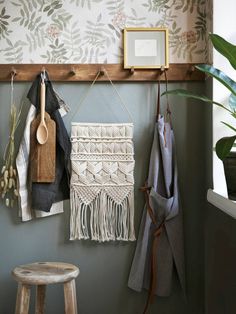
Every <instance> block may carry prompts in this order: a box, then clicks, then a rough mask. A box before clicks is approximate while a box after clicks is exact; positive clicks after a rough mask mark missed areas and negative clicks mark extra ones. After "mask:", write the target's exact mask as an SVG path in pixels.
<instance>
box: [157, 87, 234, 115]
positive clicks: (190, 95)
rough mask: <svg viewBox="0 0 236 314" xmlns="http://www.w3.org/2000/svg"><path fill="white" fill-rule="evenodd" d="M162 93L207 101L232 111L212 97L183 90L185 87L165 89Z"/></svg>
mask: <svg viewBox="0 0 236 314" xmlns="http://www.w3.org/2000/svg"><path fill="white" fill-rule="evenodd" d="M163 95H176V96H181V97H186V98H192V99H197V100H201V101H204V102H209V103H212V104H214V105H217V106H219V107H221V108H222V109H225V110H227V111H229V112H230V113H231V114H233V112H232V111H231V110H229V109H228V108H226V107H225V106H223V105H222V104H220V103H218V102H216V101H214V100H212V99H210V98H208V97H206V96H204V95H199V94H195V93H192V92H189V91H188V90H185V89H174V90H170V91H167V92H164V93H162V94H161V96H163Z"/></svg>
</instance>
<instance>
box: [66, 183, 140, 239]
mask: <svg viewBox="0 0 236 314" xmlns="http://www.w3.org/2000/svg"><path fill="white" fill-rule="evenodd" d="M90 238H91V239H92V240H94V241H99V242H105V241H112V240H121V241H134V240H135V233H134V195H133V191H131V192H130V193H129V194H128V195H127V197H126V198H125V199H124V200H123V201H122V202H121V203H120V204H118V203H116V202H115V201H114V200H113V199H112V198H111V197H110V196H109V195H107V193H106V192H105V191H104V190H102V191H101V192H100V193H99V194H98V195H97V196H96V198H95V199H94V200H93V201H92V202H91V203H90V204H84V203H83V202H82V200H81V199H80V197H79V196H78V194H77V193H76V191H75V190H74V189H71V218H70V240H76V239H78V240H81V239H90Z"/></svg>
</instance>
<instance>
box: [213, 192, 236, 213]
mask: <svg viewBox="0 0 236 314" xmlns="http://www.w3.org/2000/svg"><path fill="white" fill-rule="evenodd" d="M207 200H208V202H209V203H211V204H212V205H214V206H215V207H217V208H219V209H220V210H222V211H223V212H224V213H226V214H227V215H229V216H231V217H232V218H234V219H236V202H235V201H231V200H229V199H228V198H226V197H225V196H223V195H221V194H219V193H217V192H215V191H214V190H212V189H209V190H208V191H207Z"/></svg>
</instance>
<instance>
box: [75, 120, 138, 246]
mask: <svg viewBox="0 0 236 314" xmlns="http://www.w3.org/2000/svg"><path fill="white" fill-rule="evenodd" d="M132 138H133V124H128V123H127V124H97V123H72V128H71V141H72V152H71V165H72V176H71V190H70V195H71V199H70V201H71V219H70V239H71V240H75V239H89V238H91V239H92V240H96V241H102V242H103V241H110V240H123V241H128V240H130V241H133V240H135V234H134V177H133V170H134V151H133V141H132Z"/></svg>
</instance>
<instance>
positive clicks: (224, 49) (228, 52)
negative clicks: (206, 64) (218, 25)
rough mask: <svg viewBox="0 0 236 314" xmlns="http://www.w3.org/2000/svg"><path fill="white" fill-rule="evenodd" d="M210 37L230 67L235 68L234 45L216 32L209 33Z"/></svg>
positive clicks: (235, 50) (235, 48)
mask: <svg viewBox="0 0 236 314" xmlns="http://www.w3.org/2000/svg"><path fill="white" fill-rule="evenodd" d="M210 39H211V42H212V44H213V46H214V48H215V49H216V50H217V51H218V52H219V53H220V54H222V55H223V56H224V57H225V58H227V59H228V60H229V62H230V64H231V65H232V67H233V68H234V69H235V70H236V46H235V45H233V44H231V43H229V42H228V41H226V40H225V39H224V38H222V37H220V36H219V35H216V34H210Z"/></svg>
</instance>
